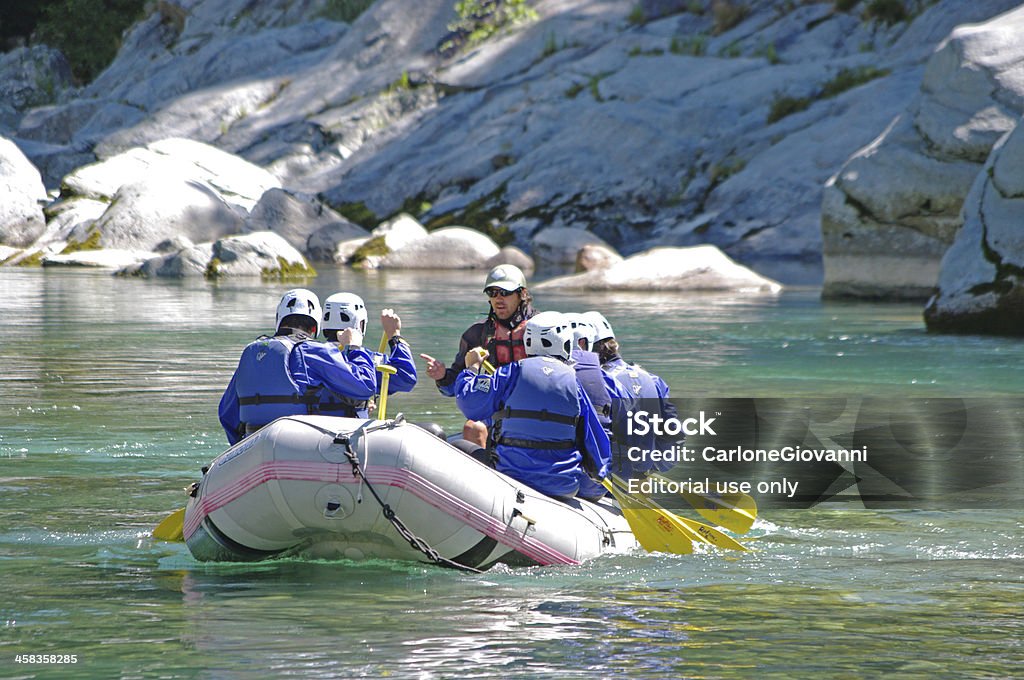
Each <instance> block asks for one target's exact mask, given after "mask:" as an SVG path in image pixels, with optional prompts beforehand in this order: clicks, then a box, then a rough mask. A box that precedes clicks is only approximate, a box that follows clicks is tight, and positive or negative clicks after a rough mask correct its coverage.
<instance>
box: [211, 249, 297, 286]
mask: <svg viewBox="0 0 1024 680" xmlns="http://www.w3.org/2000/svg"><path fill="white" fill-rule="evenodd" d="M211 262H212V260H211ZM260 276H261V277H262V278H264V279H277V280H280V281H286V280H289V279H307V278H311V277H314V276H316V270H315V269H313V267H311V266H309V265H308V264H307V263H306V262H305V261H304V260H300V261H298V262H290V261H288V260H286V259H284V258H283V257H281V256H280V255H278V256H277V267H264V268H263V271H261V272H260Z"/></svg>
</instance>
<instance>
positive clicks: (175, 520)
mask: <svg viewBox="0 0 1024 680" xmlns="http://www.w3.org/2000/svg"><path fill="white" fill-rule="evenodd" d="M153 538H155V539H157V540H160V541H173V542H176V543H181V542H182V541H184V540H185V508H178V509H177V510H175V511H174V512H172V513H171V514H169V515H167V517H165V518H164V520H163V521H162V522H160V524H157V525H156V528H155V529H153Z"/></svg>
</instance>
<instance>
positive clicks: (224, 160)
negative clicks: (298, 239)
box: [61, 138, 280, 211]
mask: <svg viewBox="0 0 1024 680" xmlns="http://www.w3.org/2000/svg"><path fill="white" fill-rule="evenodd" d="M141 178H146V179H147V180H160V179H164V180H167V181H172V180H179V181H186V182H197V183H203V184H206V185H207V186H209V187H210V188H211V189H213V190H214V191H216V192H217V193H218V194H219V195H220V196H221V197H222V198H223V200H224V201H226V202H228V203H231V204H233V205H237V206H239V207H241V208H244V209H245V210H246V211H248V210H251V209H252V208H253V207H254V206H255V205H256V203H257V202H258V201H259V199H260V197H261V196H263V194H264V193H266V192H267V191H268V190H269V189H271V188H274V187H279V186H280V182H279V181H278V180H277V178H276V177H274V176H273V175H271V174H270V173H269V172H267V171H266V170H263V169H262V168H260V167H259V166H256V165H253V164H252V163H250V162H248V161H246V160H244V159H242V158H239V157H238V156H235V155H233V154H230V153H227V152H225V151H221V150H220V149H217V148H215V147H212V146H210V145H208V144H203V143H202V142H196V141H192V140H189V139H180V138H172V139H163V140H159V141H156V142H152V143H150V144H148V145H146V146H145V147H135V148H132V149H128V150H127V151H124V152H122V153H119V154H117V155H115V156H111V157H110V158H107V159H106V160H103V161H99V162H97V163H92V164H90V165H86V166H84V167H81V168H78V169H77V170H75V171H74V172H72V173H70V174H69V175H67V176H66V177H65V178H64V180H63V181H62V183H61V184H62V189H63V190H64V191H65V192H66V193H69V194H73V195H77V196H85V197H88V198H96V199H101V200H102V199H107V200H109V199H110V198H112V197H113V196H114V194H115V193H117V191H118V190H119V189H120V188H121V187H122V186H124V185H125V184H130V183H134V182H137V181H139V179H141Z"/></svg>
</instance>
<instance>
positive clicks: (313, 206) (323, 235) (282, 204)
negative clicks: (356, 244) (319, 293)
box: [246, 188, 367, 262]
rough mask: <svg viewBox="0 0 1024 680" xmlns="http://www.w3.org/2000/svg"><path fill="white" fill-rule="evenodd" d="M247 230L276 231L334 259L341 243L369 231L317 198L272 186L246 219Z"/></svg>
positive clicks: (302, 247)
mask: <svg viewBox="0 0 1024 680" xmlns="http://www.w3.org/2000/svg"><path fill="white" fill-rule="evenodd" d="M246 231H272V232H274V233H275V234H280V235H281V236H282V237H283V238H284V239H285V240H286V241H288V243H290V244H292V245H293V246H295V247H296V248H298V249H299V250H301V251H303V252H305V253H306V254H307V255H309V256H310V257H311V258H312V259H313V260H315V261H320V262H333V261H334V257H333V253H334V251H335V250H336V248H337V245H338V243H340V242H341V241H344V240H348V239H352V238H358V237H360V236H365V235H366V234H367V232H366V230H365V229H363V228H362V227H360V226H358V225H356V224H352V223H351V222H349V221H348V220H346V219H345V218H344V217H342V216H341V215H340V214H338V213H337V212H335V211H334V210H332V209H331V208H330V206H327V205H325V204H324V203H323V202H322V201H320V200H319V199H318V198H317V197H315V196H312V195H310V194H302V193H298V192H294V191H288V190H286V189H277V188H275V189H270V190H268V191H267V192H266V193H265V194H263V196H262V197H261V198H260V200H259V202H258V203H257V204H256V207H254V208H253V209H252V212H251V213H249V217H248V219H247V220H246Z"/></svg>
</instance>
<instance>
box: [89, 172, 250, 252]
mask: <svg viewBox="0 0 1024 680" xmlns="http://www.w3.org/2000/svg"><path fill="white" fill-rule="evenodd" d="M243 227H244V221H243V219H242V217H241V216H240V215H239V214H238V212H237V210H236V209H235V208H233V207H232V206H231V205H229V204H228V203H227V202H226V201H225V200H224V199H223V198H221V196H220V194H218V193H217V192H215V191H214V190H213V189H211V188H210V187H209V186H208V185H206V184H204V183H202V182H197V181H195V180H187V179H182V178H181V177H174V176H170V177H152V176H151V177H147V178H145V179H142V180H140V181H138V182H135V183H133V184H125V185H124V186H122V187H121V188H120V189H118V191H117V193H116V194H114V198H113V201H112V202H111V204H110V207H109V208H107V210H106V212H104V213H103V215H102V216H101V217H100V218H99V219H97V220H96V221H95V222H94V223H93V224H92V226H91V227H89V231H92V230H95V231H98V232H99V234H100V244H101V245H102V246H103V247H104V248H119V249H128V250H152V249H153V248H154V247H155V246H156V245H157V244H158V243H161V242H162V241H164V240H166V239H169V238H175V237H180V236H185V237H187V238H189V239H191V240H192V241H209V240H211V239H214V238H218V237H221V236H225V235H228V234H237V233H239V232H241V231H242V229H243ZM84 236H85V235H84V234H82V235H79V240H84V238H83V237H84Z"/></svg>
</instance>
